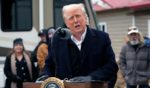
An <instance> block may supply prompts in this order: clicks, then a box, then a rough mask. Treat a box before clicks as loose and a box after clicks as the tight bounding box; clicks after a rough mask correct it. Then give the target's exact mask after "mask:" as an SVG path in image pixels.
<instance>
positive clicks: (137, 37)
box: [129, 33, 140, 45]
mask: <svg viewBox="0 0 150 88" xmlns="http://www.w3.org/2000/svg"><path fill="white" fill-rule="evenodd" d="M129 40H130V43H131V44H132V45H137V44H139V42H140V41H139V40H140V35H139V34H138V33H132V34H130V35H129Z"/></svg>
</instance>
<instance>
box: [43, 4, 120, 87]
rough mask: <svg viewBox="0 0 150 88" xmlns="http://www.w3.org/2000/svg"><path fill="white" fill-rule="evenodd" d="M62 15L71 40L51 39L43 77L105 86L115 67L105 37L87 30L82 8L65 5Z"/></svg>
mask: <svg viewBox="0 0 150 88" xmlns="http://www.w3.org/2000/svg"><path fill="white" fill-rule="evenodd" d="M62 12H63V18H64V22H65V24H66V26H67V28H68V29H69V30H70V33H71V36H70V38H69V39H65V38H61V35H60V34H59V33H57V34H56V35H55V36H54V37H53V42H52V45H51V48H50V49H51V50H49V51H50V53H51V54H49V55H48V58H47V59H46V62H45V69H44V74H45V75H48V76H50V77H52V76H54V77H58V78H60V79H65V78H68V79H69V80H70V81H91V80H101V81H106V82H107V81H109V80H110V79H111V78H113V77H115V76H116V74H117V71H118V66H117V64H116V61H115V55H114V52H113V49H112V47H111V41H110V38H109V36H108V34H107V33H105V32H102V31H98V30H95V29H93V28H90V27H89V26H88V25H89V24H88V23H87V22H88V21H87V20H88V19H87V18H88V17H87V14H86V12H85V8H84V5H83V4H70V5H66V6H64V7H63V10H62ZM87 24H88V25H87ZM109 88H113V87H112V86H111V85H109Z"/></svg>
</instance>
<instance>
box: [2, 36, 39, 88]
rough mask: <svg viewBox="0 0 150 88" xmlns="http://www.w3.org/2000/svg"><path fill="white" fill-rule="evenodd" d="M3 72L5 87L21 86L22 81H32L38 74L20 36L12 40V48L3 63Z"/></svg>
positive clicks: (16, 87) (17, 87)
mask: <svg viewBox="0 0 150 88" xmlns="http://www.w3.org/2000/svg"><path fill="white" fill-rule="evenodd" d="M4 74H5V75H6V82H5V88H22V83H23V82H33V81H35V80H36V78H37V76H38V75H37V71H36V70H35V66H34V64H33V63H32V62H31V59H30V54H29V53H28V52H27V51H26V50H25V48H24V44H23V40H22V39H21V38H16V39H15V40H14V41H13V49H12V51H11V52H10V54H8V56H7V57H6V61H5V64H4Z"/></svg>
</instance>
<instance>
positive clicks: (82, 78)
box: [69, 76, 92, 82]
mask: <svg viewBox="0 0 150 88" xmlns="http://www.w3.org/2000/svg"><path fill="white" fill-rule="evenodd" d="M69 81H72V82H89V81H92V77H91V76H77V77H73V78H71V79H69Z"/></svg>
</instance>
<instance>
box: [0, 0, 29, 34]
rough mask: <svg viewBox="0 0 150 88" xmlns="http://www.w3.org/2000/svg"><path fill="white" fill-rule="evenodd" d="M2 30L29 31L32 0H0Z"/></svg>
mask: <svg viewBox="0 0 150 88" xmlns="http://www.w3.org/2000/svg"><path fill="white" fill-rule="evenodd" d="M0 4H1V10H0V12H1V27H2V30H3V31H8V32H9V31H30V30H31V28H32V0H1V3H0Z"/></svg>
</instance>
